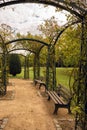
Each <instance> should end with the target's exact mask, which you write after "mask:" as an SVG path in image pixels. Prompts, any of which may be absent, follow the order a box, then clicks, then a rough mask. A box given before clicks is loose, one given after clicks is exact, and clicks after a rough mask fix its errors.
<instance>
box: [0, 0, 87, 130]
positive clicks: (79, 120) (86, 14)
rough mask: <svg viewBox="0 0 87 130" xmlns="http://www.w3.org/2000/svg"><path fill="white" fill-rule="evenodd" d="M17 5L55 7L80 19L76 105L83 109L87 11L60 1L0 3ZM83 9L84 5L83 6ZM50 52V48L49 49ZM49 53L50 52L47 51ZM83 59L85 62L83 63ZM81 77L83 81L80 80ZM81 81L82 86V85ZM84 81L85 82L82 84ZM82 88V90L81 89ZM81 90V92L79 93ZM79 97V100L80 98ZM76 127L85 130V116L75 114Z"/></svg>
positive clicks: (86, 97) (86, 96)
mask: <svg viewBox="0 0 87 130" xmlns="http://www.w3.org/2000/svg"><path fill="white" fill-rule="evenodd" d="M19 3H40V4H46V5H52V6H55V7H59V8H61V9H64V10H67V11H69V12H70V13H71V14H74V15H75V16H76V17H78V18H80V19H81V20H82V44H81V59H80V61H81V63H80V65H79V78H78V83H79V84H78V86H77V90H78V92H77V94H78V97H77V104H78V105H79V104H83V108H84V107H85V106H84V105H85V104H86V103H87V73H85V72H87V67H86V66H87V33H86V32H87V10H86V8H83V6H82V5H81V6H78V3H76V2H72V1H67V2H66V1H61V0H54V1H52V0H34V1H32V0H22V1H20V0H12V1H9V0H7V1H5V0H3V1H1V3H0V7H4V6H8V5H12V4H19ZM84 7H86V6H85V4H84ZM50 50H51V48H50ZM49 52H50V51H49ZM84 59H85V61H84ZM81 77H83V79H81ZM82 81H83V84H82ZM84 81H85V82H84ZM82 86H83V89H82ZM80 89H81V91H80ZM80 92H84V93H85V94H84V97H82V95H83V94H82V95H81V93H80ZM80 97H81V98H80ZM76 114H77V115H76V127H75V130H76V129H78V125H79V124H81V127H82V129H84V130H86V127H85V126H86V124H87V121H86V115H85V114H83V111H82V113H81V114H82V115H81V114H78V113H76Z"/></svg>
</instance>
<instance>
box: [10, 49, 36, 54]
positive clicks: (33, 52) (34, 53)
mask: <svg viewBox="0 0 87 130" xmlns="http://www.w3.org/2000/svg"><path fill="white" fill-rule="evenodd" d="M17 50H26V51H30V52H32V53H34V54H35V53H36V52H35V51H32V50H30V49H28V48H18V49H17V48H16V49H12V50H10V51H8V53H10V52H12V51H17Z"/></svg>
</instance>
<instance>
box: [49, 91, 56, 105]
mask: <svg viewBox="0 0 87 130" xmlns="http://www.w3.org/2000/svg"><path fill="white" fill-rule="evenodd" d="M47 93H48V95H49V96H50V97H51V98H52V100H53V101H54V103H55V104H58V102H57V101H56V99H55V98H54V96H53V95H52V93H51V92H50V91H47Z"/></svg>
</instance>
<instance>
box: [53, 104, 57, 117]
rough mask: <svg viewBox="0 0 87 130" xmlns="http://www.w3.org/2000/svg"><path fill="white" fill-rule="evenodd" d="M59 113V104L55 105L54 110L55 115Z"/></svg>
mask: <svg viewBox="0 0 87 130" xmlns="http://www.w3.org/2000/svg"><path fill="white" fill-rule="evenodd" d="M57 111H58V104H55V110H54V112H53V114H55V115H57Z"/></svg>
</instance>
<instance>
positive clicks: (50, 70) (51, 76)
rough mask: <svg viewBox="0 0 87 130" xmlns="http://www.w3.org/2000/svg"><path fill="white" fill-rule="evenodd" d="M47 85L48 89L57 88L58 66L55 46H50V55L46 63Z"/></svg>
mask: <svg viewBox="0 0 87 130" xmlns="http://www.w3.org/2000/svg"><path fill="white" fill-rule="evenodd" d="M46 86H47V90H55V89H56V66H55V46H54V45H49V46H48V56H47V65H46Z"/></svg>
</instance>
